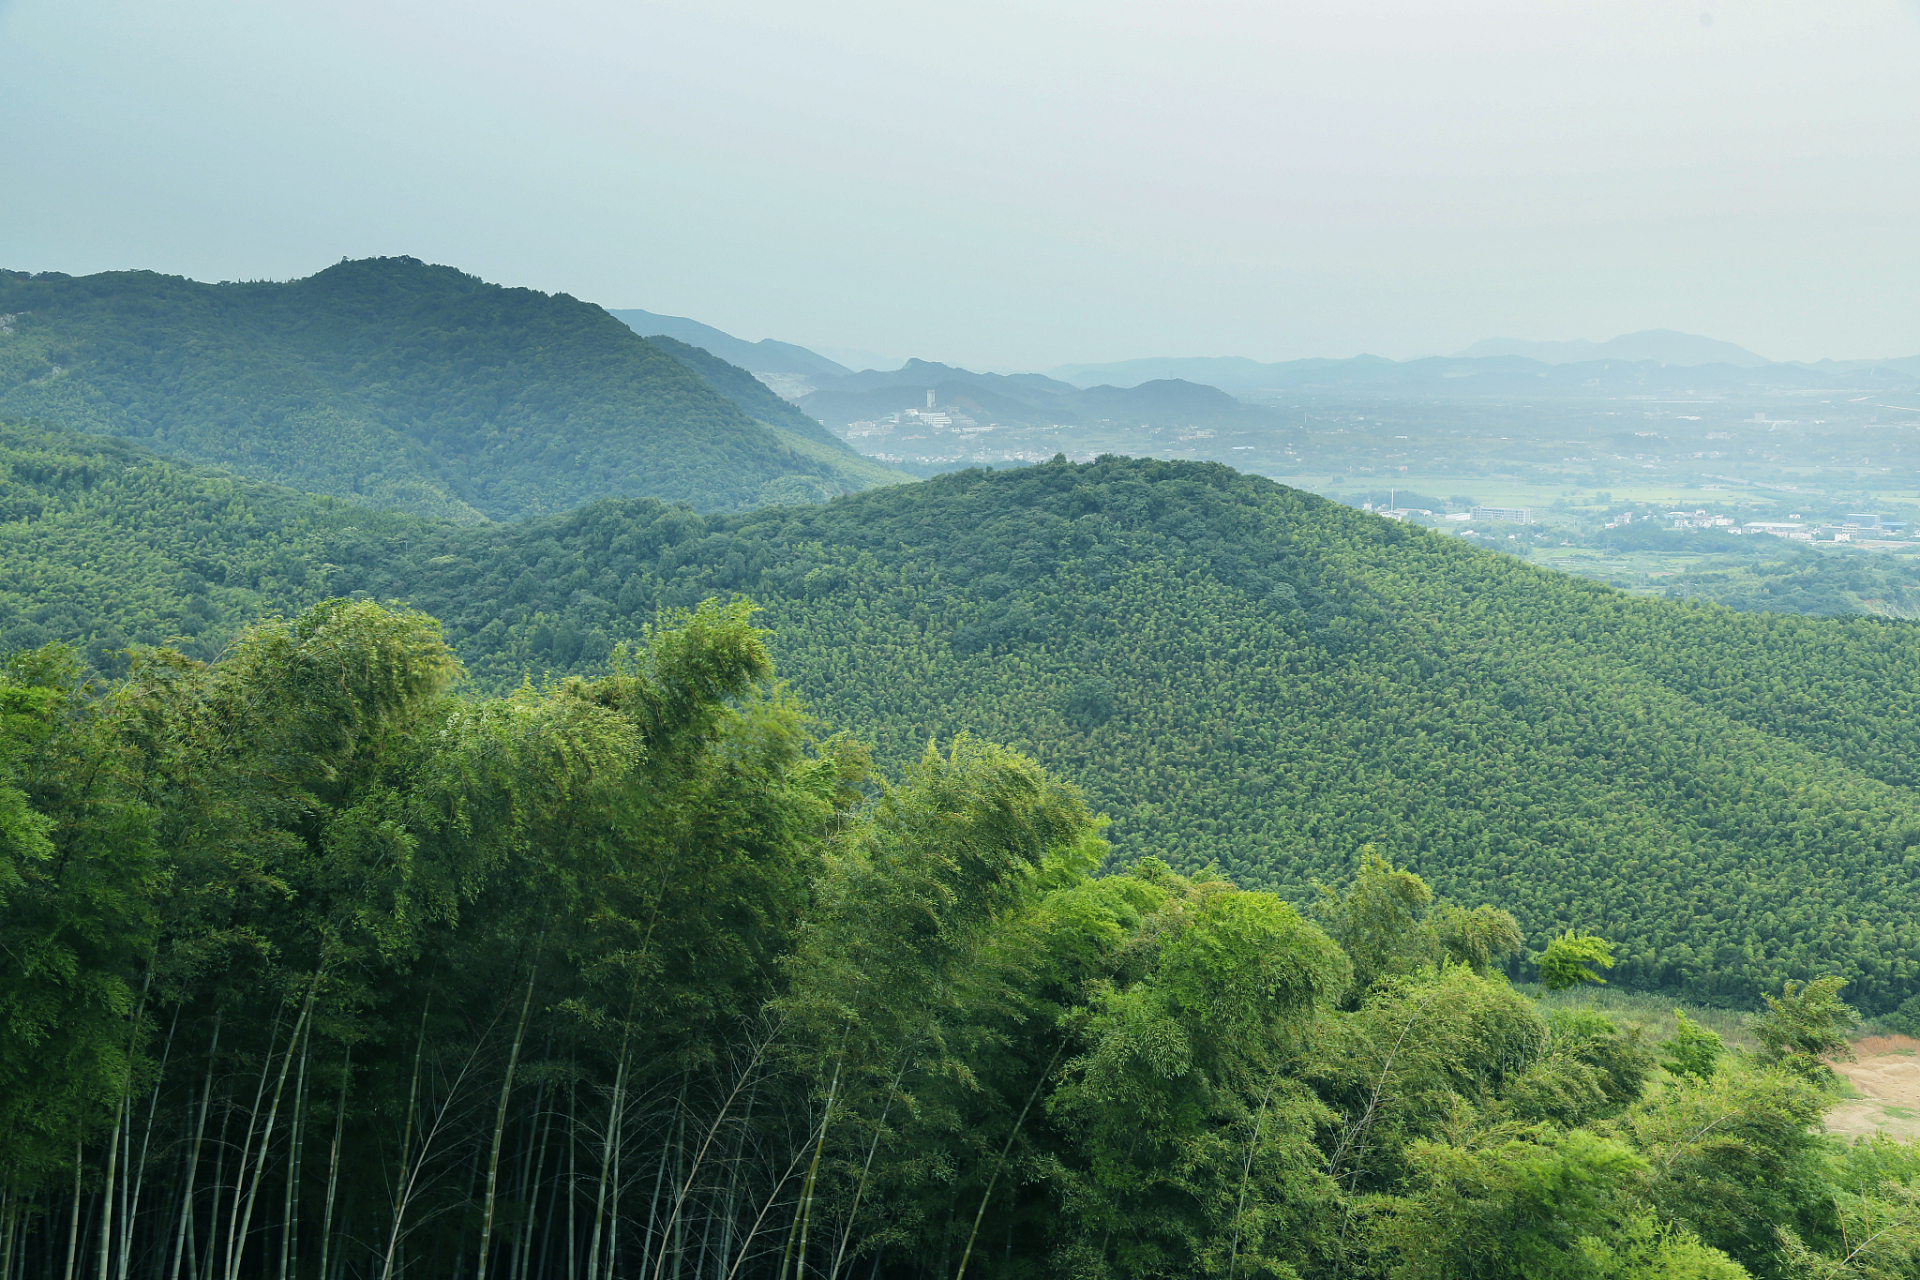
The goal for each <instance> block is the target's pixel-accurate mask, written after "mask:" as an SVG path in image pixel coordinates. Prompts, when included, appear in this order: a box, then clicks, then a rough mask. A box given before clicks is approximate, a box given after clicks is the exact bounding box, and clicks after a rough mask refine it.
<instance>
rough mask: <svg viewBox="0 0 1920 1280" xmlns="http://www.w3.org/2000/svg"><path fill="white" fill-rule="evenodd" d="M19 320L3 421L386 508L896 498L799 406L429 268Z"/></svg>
mask: <svg viewBox="0 0 1920 1280" xmlns="http://www.w3.org/2000/svg"><path fill="white" fill-rule="evenodd" d="M0 317H3V318H0V414H9V415H17V416H20V417H25V418H28V419H31V420H34V421H37V422H40V423H43V424H47V425H54V426H63V427H69V428H73V429H77V430H82V431H89V432H97V433H101V434H107V435H115V436H125V437H128V438H132V439H136V440H138V441H140V442H141V443H143V444H145V445H148V446H150V447H151V448H153V449H155V450H156V451H158V452H160V453H163V454H166V455H168V456H170V457H174V458H178V459H181V460H184V461H192V462H201V463H215V464H218V465H220V466H222V467H225V468H228V469H230V470H232V471H234V472H237V473H239V474H243V475H247V476H251V477H254V478H258V479H265V480H272V481H276V482H278V483H282V484H287V485H291V486H293V487H294V488H297V489H302V490H306V491H309V492H313V493H321V494H329V495H332V496H335V497H341V498H347V499H350V500H353V501H355V502H358V503H362V504H365V505H369V506H373V507H377V508H386V509H394V510H401V511H409V512H413V513H416V514H420V515H427V516H433V517H439V518H445V519H451V520H455V521H461V522H467V523H480V522H484V521H486V520H512V519H519V518H523V517H526V516H537V515H546V514H552V513H555V512H559V511H565V510H569V509H572V508H574V507H577V506H579V505H581V504H582V503H584V502H588V501H590V500H592V499H594V498H600V497H605V496H608V495H649V496H653V497H659V498H663V499H666V500H669V501H674V502H685V503H688V504H691V505H693V506H695V507H698V508H700V509H702V510H730V509H737V508H743V507H750V506H754V505H756V504H759V503H762V502H799V501H818V500H820V499H821V498H823V497H829V496H831V495H833V494H836V493H843V492H849V491H853V490H858V489H863V488H866V487H868V486H870V485H873V484H876V483H887V482H890V481H893V480H895V479H898V477H897V476H895V475H894V474H892V473H890V472H888V471H887V470H886V469H885V468H883V467H881V466H879V465H878V464H876V463H873V462H869V461H867V460H866V459H864V458H861V457H860V456H859V455H858V454H856V453H854V452H853V451H852V450H851V449H848V448H847V447H846V446H845V445H843V444H841V443H840V442H839V441H837V440H835V439H834V438H833V437H832V436H831V435H830V434H828V433H827V432H826V431H825V430H824V429H822V428H820V427H819V426H818V424H812V423H810V420H807V419H806V418H805V416H804V415H802V414H799V413H798V411H797V410H793V409H792V408H791V406H786V405H785V404H784V402H780V408H779V409H778V410H770V412H774V413H778V414H779V415H780V416H779V420H778V421H768V420H763V419H762V418H761V416H760V415H758V414H756V413H755V412H754V411H753V410H751V409H748V410H743V409H742V408H741V407H740V405H739V404H738V403H736V401H737V400H739V399H740V397H741V395H742V390H741V389H740V388H733V389H731V390H720V389H716V387H715V386H713V385H711V384H710V382H709V380H708V378H707V377H706V376H703V374H702V373H701V372H696V371H694V370H693V369H690V368H689V367H688V365H687V364H686V363H684V362H683V361H682V360H680V359H677V358H675V357H674V356H671V355H669V354H667V353H666V352H663V351H662V350H660V348H658V347H656V346H654V345H652V344H650V343H648V342H647V341H646V340H645V339H643V338H641V337H640V336H639V335H637V334H635V333H634V332H633V331H632V330H631V329H629V328H628V327H627V326H626V325H624V324H622V323H620V322H619V321H618V320H615V319H614V318H613V317H612V316H610V315H608V314H607V313H606V312H605V311H603V310H601V309H600V308H599V307H596V306H593V305H591V304H589V303H585V302H581V301H578V300H577V299H574V298H571V297H568V296H567V295H565V294H544V293H538V292H536V291H534V290H531V289H505V288H501V287H499V286H497V285H491V284H487V283H485V282H483V281H481V280H478V279H476V278H475V277H473V276H469V275H466V274H464V273H462V272H459V271H456V270H454V269H453V268H451V267H436V266H428V265H425V264H423V263H421V262H418V261H416V260H415V259H412V258H378V259H368V260H365V261H358V262H341V263H340V264H338V265H337V266H333V267H329V268H327V269H326V270H325V271H321V272H319V273H317V274H315V275H313V276H310V277H308V278H307V279H305V280H296V281H292V282H288V283H273V282H258V283H228V284H218V285H210V284H200V283H197V282H194V281H191V280H185V279H181V278H178V277H173V276H162V275H156V274H154V273H152V272H146V271H126V272H109V273H105V274H102V275H95V276H85V277H81V278H78V279H74V278H68V277H65V276H59V275H57V274H53V275H40V276H31V277H29V276H26V275H24V274H22V273H18V272H0ZM709 360H710V361H711V363H712V364H713V365H715V366H717V368H716V369H714V370H712V371H710V372H712V374H713V376H714V377H716V378H720V379H721V380H722V381H726V380H729V379H732V378H733V377H734V375H736V374H738V375H739V376H741V377H744V376H746V375H744V374H741V373H740V371H738V370H732V366H729V365H725V364H724V362H720V361H715V360H712V359H711V357H709ZM729 370H731V372H730V373H729V372H727V371H729ZM756 385H757V384H756ZM772 398H773V399H775V400H777V397H772ZM796 420H798V421H796Z"/></svg>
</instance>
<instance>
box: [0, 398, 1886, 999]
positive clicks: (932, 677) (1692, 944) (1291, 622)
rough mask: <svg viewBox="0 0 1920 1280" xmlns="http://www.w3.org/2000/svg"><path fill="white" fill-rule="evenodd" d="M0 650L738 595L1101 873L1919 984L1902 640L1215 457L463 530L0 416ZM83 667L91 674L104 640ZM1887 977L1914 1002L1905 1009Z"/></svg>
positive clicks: (873, 732)
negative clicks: (1359, 903) (1025, 802)
mask: <svg viewBox="0 0 1920 1280" xmlns="http://www.w3.org/2000/svg"><path fill="white" fill-rule="evenodd" d="M0 443H4V446H5V452H4V455H3V460H4V462H5V466H6V468H7V471H6V474H7V476H8V480H7V483H6V485H5V486H3V487H0V538H4V539H5V543H4V556H3V557H0V643H4V644H5V645H6V646H7V647H12V648H33V647H36V646H39V645H42V644H45V643H48V642H50V641H58V640H71V641H74V642H75V643H77V644H78V645H80V646H81V651H82V654H83V656H84V658H85V660H86V661H87V662H88V663H89V664H90V665H91V666H92V667H93V668H94V669H96V670H99V671H102V672H105V673H108V674H123V667H124V663H125V661H126V658H125V656H124V654H122V651H123V650H126V649H127V648H128V647H129V646H139V645H171V646H174V647H177V648H179V649H180V650H181V651H182V652H183V653H186V654H187V655H189V656H190V657H192V658H194V659H196V660H200V661H211V660H213V659H214V658H215V657H217V656H218V654H219V653H221V652H222V651H223V650H224V648H225V647H226V646H227V645H228V644H230V643H231V642H232V641H233V639H234V637H235V636H236V635H237V634H238V633H239V631H240V628H241V627H243V626H244V625H246V624H248V623H249V622H251V621H252V620H254V619H256V618H259V617H261V616H264V615H266V614H269V613H273V612H280V611H297V610H299V609H302V608H305V607H308V606H309V605H311V604H313V603H315V602H317V601H319V600H321V599H323V598H326V597H330V596H347V597H355V596H357V597H359V598H362V599H371V600H376V601H402V602H405V603H407V604H408V605H410V606H412V607H415V608H418V609H421V610H423V611H425V612H427V613H429V614H431V615H433V616H434V617H436V618H439V619H440V620H442V622H443V623H444V625H445V627H446V634H447V637H448V640H449V642H450V643H451V645H452V646H453V649H454V651H455V652H456V653H457V654H458V655H459V656H460V658H461V660H462V662H463V663H464V664H465V668H466V670H467V671H468V672H469V679H470V682H471V687H472V688H475V689H479V690H482V691H489V692H495V693H504V692H506V691H508V690H510V689H512V688H514V687H516V686H518V685H519V684H520V683H521V681H522V680H523V678H524V677H526V676H528V675H531V676H533V677H534V678H535V679H536V681H537V680H539V679H541V678H545V677H546V676H549V675H551V676H569V675H571V676H581V677H589V678H597V677H599V676H601V675H604V673H605V672H606V671H607V665H606V664H607V660H608V657H607V655H608V654H609V653H610V652H611V651H612V650H613V648H614V647H615V645H617V644H618V643H620V642H622V641H625V640H629V639H631V638H633V637H635V636H637V635H638V634H639V633H640V631H641V629H642V628H643V627H644V626H645V625H647V624H648V623H649V622H651V621H652V620H653V619H654V618H655V617H656V616H657V615H658V614H659V612H660V611H661V610H665V609H673V608H690V607H693V606H694V605H696V604H698V603H699V602H700V601H702V600H705V599H708V598H718V599H731V598H735V597H739V598H748V599H751V600H752V601H753V602H754V604H756V605H757V606H758V607H759V609H760V612H759V613H758V614H757V615H756V616H757V618H758V620H759V623H760V624H761V625H764V626H766V627H767V628H768V629H769V630H770V632H771V634H772V638H771V640H770V641H769V643H770V645H771V646H772V649H773V651H774V653H775V654H776V655H777V656H778V659H779V662H780V665H781V670H782V672H783V674H784V677H785V678H786V679H787V680H788V681H789V682H790V683H791V685H792V687H793V689H794V690H795V691H796V692H797V693H798V694H799V695H800V696H802V697H803V698H804V699H805V700H806V702H807V704H808V705H809V706H810V707H812V708H814V709H815V710H816V711H817V713H818V714H820V715H821V716H822V717H824V718H825V720H826V721H827V722H828V723H830V724H834V725H838V726H845V727H847V728H848V729H850V730H852V731H853V732H855V733H857V734H858V735H859V736H860V738H861V739H862V740H863V741H864V742H867V743H868V744H870V746H871V749H872V751H873V753H874V756H875V759H876V760H877V761H878V762H879V765H880V767H881V768H883V769H884V770H890V771H897V770H899V769H902V768H905V767H906V766H908V765H910V764H911V763H912V762H913V761H915V760H917V759H918V758H919V756H920V754H921V752H922V751H923V750H924V748H925V745H926V744H927V742H928V741H930V740H938V741H943V742H944V741H950V740H951V739H952V738H953V737H955V736H956V735H959V734H962V733H967V734H972V735H974V736H976V737H978V738H981V739H983V740H987V741H994V742H1001V743H1005V744H1007V745H1008V746H1009V747H1010V748H1011V749H1014V750H1017V751H1019V752H1021V753H1023V754H1024V755H1026V756H1028V757H1030V758H1032V759H1035V760H1037V761H1039V762H1040V763H1041V764H1042V765H1044V766H1045V767H1046V768H1047V769H1049V770H1051V771H1053V772H1055V773H1056V774H1058V775H1059V776H1061V777H1064V778H1068V779H1071V780H1072V781H1073V782H1074V783H1075V784H1076V785H1078V786H1080V787H1082V788H1084V791H1085V794H1086V796H1087V799H1088V803H1089V804H1090V806H1091V807H1092V809H1093V810H1094V811H1095V812H1098V813H1101V814H1103V815H1106V816H1107V817H1108V818H1110V819H1111V823H1112V825H1111V826H1110V827H1109V828H1108V829H1107V831H1106V839H1107V840H1108V841H1109V842H1110V844H1111V846H1112V850H1113V852H1112V854H1111V855H1110V861H1109V865H1110V866H1124V865H1131V864H1133V863H1135V862H1137V861H1138V860H1140V859H1142V858H1145V857H1149V856H1152V857H1157V858H1159V859H1161V860H1162V861H1163V862H1165V863H1166V864H1167V865H1169V866H1171V867H1173V868H1175V869H1176V870H1178V871H1179V872H1181V873H1182V874H1199V873H1201V872H1202V871H1203V870H1205V869H1206V868H1208V867H1209V866H1211V867H1214V868H1216V870H1217V872H1218V873H1219V874H1223V875H1226V876H1228V877H1230V878H1231V879H1233V880H1234V881H1235V882H1236V883H1238V884H1239V885H1241V886H1242V887H1243V888H1246V889H1253V890H1265V891H1271V892H1274V893H1276V894H1278V895H1280V896H1281V897H1282V898H1284V899H1285V900H1287V901H1290V902H1293V903H1295V904H1301V905H1304V904H1306V903H1309V902H1311V901H1312V900H1313V895H1314V892H1315V890H1314V888H1313V885H1314V882H1315V881H1316V880H1321V881H1328V882H1332V881H1334V880H1336V879H1338V878H1339V877H1340V876H1342V875H1343V874H1345V873H1346V871H1347V869H1348V868H1350V866H1351V864H1352V859H1353V857H1354V854H1355V850H1356V849H1358V848H1359V847H1360V846H1362V845H1363V844H1372V845H1374V846H1375V847H1376V848H1378V849H1380V850H1381V851H1382V852H1383V853H1384V854H1385V855H1386V856H1388V857H1390V858H1391V859H1392V860H1393V861H1394V862H1396V863H1397V864H1400V865H1403V866H1405V867H1407V868H1408V869H1410V870H1411V871H1413V872H1415V873H1417V874H1419V875H1420V876H1422V877H1423V878H1425V879H1426V880H1427V881H1428V882H1429V883H1431V884H1432V885H1433V886H1434V888H1435V889H1436V890H1437V891H1438V892H1440V893H1442V894H1443V895H1445V896H1446V897H1448V898H1449V899H1451V900H1454V901H1458V902H1463V903H1467V904H1471V905H1479V904H1481V903H1484V902H1492V903H1497V904H1499V905H1500V906H1501V907H1502V908H1503V909H1505V910H1508V911H1511V912H1512V913H1513V914H1514V915H1515V916H1516V918H1517V919H1518V920H1519V922H1520V924H1521V926H1522V927H1523V928H1524V929H1525V930H1526V931H1527V932H1528V933H1529V935H1533V936H1546V935H1548V934H1554V933H1559V932H1562V931H1564V930H1565V929H1568V928H1576V927H1577V928H1587V929H1593V930H1596V931H1598V932H1601V933H1603V934H1605V935H1606V936H1608V937H1610V938H1612V939H1613V940H1614V942H1615V944H1616V946H1617V953H1616V954H1617V962H1618V963H1617V967H1616V968H1615V970H1614V976H1615V980H1616V981H1620V982H1623V983H1625V984H1627V985H1629V986H1633V987H1637V988H1642V989H1650V990H1668V991H1673V992H1675V993H1680V994H1685V995H1686V996H1688V997H1690V998H1693V999H1696V1000H1700V1001H1703V1002H1706V1003H1714V1004H1722V1005H1731V1006H1734V1007H1750V1006H1751V1005H1752V1004H1753V1002H1754V1001H1756V1000H1757V999H1758V998H1759V996H1760V994H1762V993H1763V992H1765V991H1770V990H1777V989H1778V988H1779V985H1780V983H1781V982H1783V981H1785V980H1788V979H1795V980H1806V979H1809V978H1812V977H1817V976H1820V975H1822V974H1829V973H1831V974H1835V975H1839V976H1842V977H1844V978H1845V979H1847V981H1848V982H1849V983H1850V985H1849V987H1848V994H1849V999H1851V1000H1852V1001H1853V1002H1854V1003H1856V1004H1858V1005H1859V1006H1860V1007H1861V1008H1863V1009H1865V1010H1867V1011H1868V1012H1871V1013H1876V1014H1888V1013H1892V1012H1894V1011H1897V1010H1898V1009H1899V1008H1900V1006H1902V1005H1903V1004H1904V1003H1906V1002H1907V1001H1909V1000H1912V999H1913V998H1914V996H1915V994H1916V992H1920V972H1917V971H1916V960H1915V956H1916V954H1920V952H1917V951H1916V942H1920V921H1917V920H1916V917H1915V909H1914V906H1913V902H1914V895H1913V883H1914V878H1915V875H1916V873H1920V861H1916V859H1920V852H1917V851H1916V845H1920V821H1916V811H1915V806H1914V798H1913V788H1914V786H1915V784H1916V770H1920V741H1916V735H1920V728H1916V725H1920V717H1916V714H1915V711H1916V708H1915V707H1914V706H1913V705H1912V703H1913V701H1914V699H1915V697H1916V691H1920V678H1917V677H1920V633H1916V632H1915V630H1914V629H1913V628H1912V627H1911V626H1910V625H1908V624H1905V623H1900V622H1893V621H1887V620H1880V619H1872V618H1861V617H1854V618H1833V619H1816V618H1806V617H1796V616H1784V615H1756V614H1741V613H1736V612H1733V611H1730V610H1727V609H1724V608H1720V607H1717V606H1713V605H1708V604H1699V603H1671V602H1661V601H1654V600H1648V599H1644V598H1634V597H1629V596H1627V595H1625V594H1623V593H1620V592H1617V591H1614V590H1611V589H1608V588H1605V587H1602V586H1598V585H1596V584H1592V583H1589V582H1584V581H1581V580H1577V579H1572V578H1567V577H1564V576H1561V575H1556V574H1552V573H1549V572H1545V571H1542V570H1539V569H1536V568H1534V567H1531V566H1529V565H1527V564H1525V563H1524V562H1521V561H1519V560H1516V559H1514V558H1513V557H1509V556H1504V555H1500V554H1498V553H1494V552H1487V551H1479V550H1475V549H1473V548H1471V547H1468V546H1466V545H1464V544H1463V543H1461V542H1460V541H1459V540H1457V539H1446V538H1442V537H1438V536H1435V535H1432V534H1429V533H1425V532H1423V531H1420V530H1417V529H1409V528H1406V527H1404V526H1401V525H1396V524H1392V523H1390V522H1386V521H1382V520H1378V519H1376V518H1373V517H1371V516H1367V515H1365V514H1363V513H1360V512H1356V511H1352V510H1350V509H1348V508H1343V507H1340V506H1337V505H1335V504H1332V503H1329V502H1326V501H1323V500H1321V499H1318V498H1315V497H1313V496H1312V495H1309V494H1305V493H1302V492H1299V491H1297V490H1291V489H1288V488H1285V487H1284V486H1281V485H1277V484H1274V483H1272V482H1269V481H1265V480H1261V479H1258V478H1254V477H1247V476H1242V475H1237V474H1235V473H1234V472H1232V471H1230V470H1228V469H1226V468H1224V467H1218V466H1212V465H1205V464H1182V463H1162V462H1151V461H1125V460H1103V461H1101V462H1098V463H1095V464H1091V465H1085V466H1070V465H1066V464H1064V463H1055V464H1051V465H1048V466H1042V467H1035V468H1029V469H1024V470H1020V471H1013V472H993V473H988V472H980V471H972V472H962V473H957V474H953V475H948V476H944V477H939V478H936V479H933V480H930V481H926V482H923V483H921V484H918V485H913V486H905V487H896V488H888V489H882V490H877V491H874V492H870V493H866V494H861V495H857V496H851V497H843V498H839V499H836V500H834V501H833V502H830V503H826V504H823V505H815V506H804V507H789V508H779V509H768V510H762V511H757V512H753V513H748V514H736V515H705V516H703V515H699V514H697V513H695V512H692V511H690V510H687V509H685V508H680V507H670V506H667V505H664V504H661V503H658V502H652V501H645V500H628V501H609V502H602V503H597V504H595V505H593V506H590V507H587V508H585V509H583V510H581V511H578V512H575V513H572V514H569V515H566V516H562V517H558V518H555V519H551V520H547V521H540V522H533V523H528V524H524V525H518V526H512V527H483V528H465V527H461V526H458V525H456V524H453V523H451V522H438V523H436V522H431V521H423V520H417V519H413V518H410V517H404V516H400V515H397V514H392V513H388V514H375V513H369V512H367V511H365V510H364V509H362V508H357V507H353V506H350V505H347V504H343V503H342V504H333V505H329V504H328V503H327V502H326V501H325V500H312V499H307V498H303V497H300V496H298V495H293V494H289V493H287V492H286V491H284V490H279V489H275V488H272V487H270V486H262V485H251V484H249V483H248V482H245V481H238V480H233V479H231V478H222V477H219V476H212V475H207V474H202V473H198V472H194V471H191V470H188V469H183V468H179V467H175V466H172V465H169V464H166V463H164V462H159V461H156V460H154V459H153V458H152V457H151V455H147V454H144V453H141V452H140V451H138V450H134V449H132V448H130V447H128V446H119V445H115V444H113V443H111V442H102V441H93V440H87V439H86V438H75V437H71V436H49V435H45V434H36V433H34V432H32V431H28V430H24V429H14V430H9V431H7V432H6V433H5V434H4V436H0ZM116 663H118V664H121V665H119V666H116ZM1914 1007H1916V1006H1909V1011H1911V1009H1912V1008H1914Z"/></svg>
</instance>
